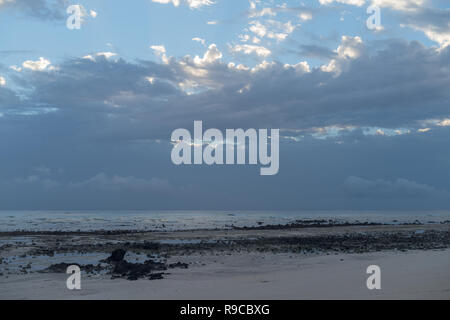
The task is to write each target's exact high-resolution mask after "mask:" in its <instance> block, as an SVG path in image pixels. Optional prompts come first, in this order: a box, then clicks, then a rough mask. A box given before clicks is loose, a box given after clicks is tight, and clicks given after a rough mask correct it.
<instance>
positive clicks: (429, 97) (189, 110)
mask: <svg viewBox="0 0 450 320" xmlns="http://www.w3.org/2000/svg"><path fill="white" fill-rule="evenodd" d="M360 49H361V50H360V52H359V53H360V56H359V57H358V58H356V59H350V58H345V57H340V56H338V57H336V58H335V59H336V63H337V64H338V65H339V66H340V67H341V69H342V70H341V71H342V72H341V73H340V74H338V73H334V72H324V71H322V70H320V69H318V68H317V69H312V70H311V72H305V71H302V70H301V69H297V70H296V69H295V68H293V67H286V66H285V65H283V64H281V63H274V64H271V65H266V66H265V67H264V68H263V67H260V69H259V70H258V71H256V70H255V71H253V72H252V71H249V70H237V69H236V68H231V67H229V66H228V65H227V64H226V63H224V62H220V61H219V60H217V61H212V62H209V63H206V62H202V63H198V62H197V63H196V62H194V61H193V60H192V59H190V58H183V59H174V58H171V59H169V61H168V63H167V64H163V63H155V62H151V61H136V62H129V61H125V60H123V59H114V58H110V59H106V58H104V57H102V56H96V57H95V59H94V60H90V59H70V60H67V61H65V62H63V63H61V64H58V65H56V66H54V67H55V69H54V70H52V71H50V70H46V71H31V70H28V69H24V70H23V71H22V72H15V71H12V70H10V71H9V73H8V83H7V85H6V86H3V87H0V113H1V114H2V116H0V148H1V149H2V150H3V152H2V154H3V157H2V166H1V168H0V203H1V206H2V208H4V209H11V208H16V209H38V208H42V209H69V208H70V209H100V208H102V209H105V208H106V209H111V208H115V209H146V208H154V209H164V208H167V209H188V208H189V209H214V208H215V209H364V208H365V209H387V208H388V209H393V208H394V209H408V208H426V209H431V208H435V209H442V208H450V203H449V197H447V196H446V195H447V192H448V191H447V190H450V184H449V182H448V179H447V177H448V176H450V167H449V166H448V159H450V151H447V150H448V148H447V145H448V139H449V137H450V132H449V130H448V127H436V126H434V127H432V130H431V131H429V132H426V133H417V132H416V129H417V128H419V127H421V124H420V123H419V122H420V121H422V120H425V119H442V118H445V117H448V116H449V109H448V106H449V105H450V104H449V94H450V93H449V91H448V88H449V87H450V83H449V82H450V77H449V69H448V65H449V62H450V61H449V57H450V56H449V54H450V51H449V49H448V48H447V49H443V50H441V51H437V50H435V49H430V48H426V47H424V46H422V45H421V44H419V43H417V42H411V43H407V42H402V41H389V42H388V43H386V44H385V45H384V46H382V47H380V49H379V50H378V51H377V52H376V53H374V54H368V53H367V52H366V51H365V50H364V48H360ZM149 77H150V78H151V79H152V80H151V81H149ZM194 82H195V83H196V84H197V86H193V87H192V88H190V89H192V90H194V94H191V95H188V94H187V93H186V92H185V91H184V90H183V87H180V85H179V84H180V83H185V84H186V85H187V86H189V85H192V83H194ZM246 86H247V87H246ZM241 89H242V90H241ZM196 90H198V91H196ZM194 120H203V121H204V125H205V127H218V128H222V129H223V128H239V127H242V128H249V127H253V128H264V127H278V128H282V129H291V130H290V131H287V130H284V131H283V134H284V135H293V136H295V135H299V136H300V135H301V136H303V138H300V140H299V141H298V142H289V141H288V140H283V142H282V144H281V154H280V173H279V174H278V175H277V176H274V177H260V176H259V173H258V168H257V167H254V166H245V167H239V166H236V167H233V166H231V167H230V166H223V167H203V166H199V167H197V166H185V167H176V166H174V165H173V164H172V163H171V161H170V149H171V146H170V144H169V141H168V140H169V137H170V133H171V131H172V130H173V129H175V128H180V127H183V128H188V129H191V128H192V125H193V121H194ZM330 125H348V126H353V127H354V129H353V130H347V131H344V132H343V133H342V134H341V135H339V136H331V137H329V138H328V139H316V138H314V137H313V136H312V135H311V133H313V132H315V131H314V130H315V129H316V128H317V127H324V126H330ZM364 126H381V127H383V128H398V127H410V128H411V130H412V131H411V133H410V134H404V135H399V136H393V137H389V136H381V135H380V136H373V135H369V136H368V135H365V134H364V133H363V130H362V127H364ZM349 177H358V178H349ZM405 199H406V200H405Z"/></svg>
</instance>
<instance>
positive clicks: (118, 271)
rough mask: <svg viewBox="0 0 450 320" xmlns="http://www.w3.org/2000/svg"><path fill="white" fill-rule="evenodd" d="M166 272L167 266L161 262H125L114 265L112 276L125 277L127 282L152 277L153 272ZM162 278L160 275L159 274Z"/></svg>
mask: <svg viewBox="0 0 450 320" xmlns="http://www.w3.org/2000/svg"><path fill="white" fill-rule="evenodd" d="M164 270H167V266H166V265H165V264H164V263H161V262H155V261H153V260H147V261H145V262H144V263H131V262H128V261H125V260H122V261H119V262H117V263H115V264H114V266H113V270H112V274H113V277H114V278H117V277H118V276H120V277H126V278H127V279H128V280H138V279H140V278H144V277H152V276H154V275H153V274H152V272H153V271H164ZM161 278H162V274H161Z"/></svg>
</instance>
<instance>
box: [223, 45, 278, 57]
mask: <svg viewBox="0 0 450 320" xmlns="http://www.w3.org/2000/svg"><path fill="white" fill-rule="evenodd" d="M231 51H232V52H234V53H239V52H242V53H245V54H256V55H257V56H260V57H267V56H270V54H271V53H272V52H271V51H270V50H269V49H267V48H265V47H263V46H257V45H251V44H237V45H235V46H233V47H231Z"/></svg>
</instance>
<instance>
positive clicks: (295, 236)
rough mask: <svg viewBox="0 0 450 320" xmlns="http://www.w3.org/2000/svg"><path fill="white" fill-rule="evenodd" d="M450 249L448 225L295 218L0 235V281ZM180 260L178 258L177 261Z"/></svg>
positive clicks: (134, 275)
mask: <svg viewBox="0 0 450 320" xmlns="http://www.w3.org/2000/svg"><path fill="white" fill-rule="evenodd" d="M446 248H450V224H449V223H439V224H421V223H412V224H402V225H385V224H376V223H370V224H369V223H341V222H340V223H335V222H333V221H322V220H320V221H307V222H305V221H303V222H302V221H297V222H295V223H291V224H288V225H280V226H275V225H274V226H254V227H245V228H231V229H221V230H217V229H216V230H190V231H174V232H148V231H147V232H141V231H133V230H131V231H129V232H128V231H123V230H120V231H98V232H94V231H92V232H81V231H80V232H57V233H55V232H43V231H39V232H29V231H27V232H26V231H15V232H3V233H0V280H1V277H7V276H8V275H13V274H28V273H40V272H46V273H61V272H65V270H66V269H67V267H68V266H69V265H72V264H76V265H78V266H80V268H81V270H82V271H83V272H85V273H87V274H103V275H109V276H110V278H111V279H117V278H123V279H128V280H138V279H149V280H159V279H163V278H164V277H165V276H166V275H168V274H170V273H168V272H167V271H168V270H170V269H174V268H183V269H187V268H189V264H188V263H186V262H184V261H182V259H183V257H188V256H191V255H199V256H201V255H206V254H210V253H214V254H218V255H232V254H236V253H246V252H247V253H250V252H253V253H275V254H277V253H289V254H298V255H299V254H303V255H312V254H315V255H321V254H322V255H329V254H347V253H357V254H358V253H368V252H379V251H401V252H404V251H408V250H439V249H446ZM175 257H176V259H178V260H177V261H174V260H173V259H175Z"/></svg>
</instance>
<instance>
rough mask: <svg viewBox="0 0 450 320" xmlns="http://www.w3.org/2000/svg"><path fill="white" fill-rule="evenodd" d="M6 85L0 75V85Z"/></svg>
mask: <svg viewBox="0 0 450 320" xmlns="http://www.w3.org/2000/svg"><path fill="white" fill-rule="evenodd" d="M3 86H6V79H5V78H3V77H2V76H0V87H3Z"/></svg>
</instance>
